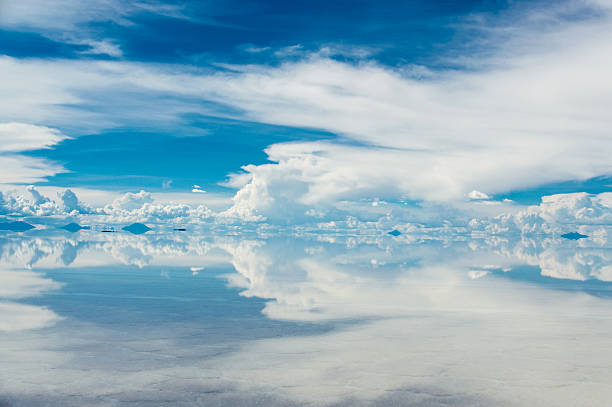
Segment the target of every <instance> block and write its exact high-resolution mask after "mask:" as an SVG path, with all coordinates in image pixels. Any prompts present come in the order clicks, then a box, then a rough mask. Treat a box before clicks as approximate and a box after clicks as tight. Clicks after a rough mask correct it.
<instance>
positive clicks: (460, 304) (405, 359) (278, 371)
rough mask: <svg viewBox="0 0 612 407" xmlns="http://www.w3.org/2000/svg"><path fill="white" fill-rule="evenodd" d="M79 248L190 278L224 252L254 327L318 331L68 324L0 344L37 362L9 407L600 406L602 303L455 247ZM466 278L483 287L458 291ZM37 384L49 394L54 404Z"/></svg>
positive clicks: (605, 325)
mask: <svg viewBox="0 0 612 407" xmlns="http://www.w3.org/2000/svg"><path fill="white" fill-rule="evenodd" d="M83 236H85V235H83ZM89 236H90V237H92V235H89ZM93 237H95V238H98V237H99V238H100V241H97V242H89V243H87V244H86V243H85V242H81V245H82V246H83V247H86V248H87V249H86V250H88V252H87V256H86V257H95V253H96V251H98V252H103V253H104V254H109V253H114V250H116V249H113V245H114V246H116V247H117V248H120V247H132V248H137V250H138V251H140V252H141V253H143V254H149V255H150V256H151V262H155V263H156V264H163V263H161V262H162V261H166V260H167V261H168V263H165V264H175V263H177V262H180V261H181V260H180V256H186V257H187V258H189V259H191V258H196V259H199V260H198V261H197V262H193V263H191V265H194V266H193V270H196V271H197V270H198V269H199V268H200V267H203V266H205V265H206V266H207V262H208V257H209V256H210V255H211V254H212V253H214V252H215V250H219V249H222V250H224V251H225V252H226V253H229V254H230V255H231V257H229V258H228V257H227V256H225V257H224V258H225V259H226V260H227V261H230V262H231V263H232V264H233V265H234V266H235V270H236V271H235V272H234V273H232V274H230V275H227V276H226V278H227V279H228V280H229V281H230V283H231V284H232V285H233V286H236V287H239V288H240V289H241V292H242V295H244V296H253V297H260V298H265V301H266V306H265V309H264V313H265V315H266V316H268V317H269V318H272V319H278V320H280V319H282V320H285V321H290V322H296V321H297V322H299V324H300V325H304V324H303V321H310V322H315V323H319V322H324V324H325V325H324V326H325V327H326V328H325V331H324V333H320V332H321V331H310V334H309V335H308V336H305V337H300V336H295V335H292V333H293V331H291V329H292V326H293V325H288V330H287V331H282V332H283V334H284V335H286V336H280V337H278V336H276V335H277V332H279V331H276V330H274V331H273V332H271V333H270V336H272V337H268V338H267V339H266V338H263V339H262V338H261V337H258V338H259V339H257V340H252V338H253V335H252V334H253V331H251V329H250V328H249V329H246V328H244V329H243V330H242V331H239V332H240V334H239V337H240V338H239V341H240V342H239V343H237V342H232V341H236V340H237V339H236V337H235V336H232V335H236V331H232V332H231V333H227V331H225V329H227V326H225V325H223V324H221V325H218V326H215V330H216V331H215V333H216V334H218V335H219V339H218V340H219V341H220V343H216V342H215V343H208V342H206V340H207V338H209V336H210V335H208V332H207V331H202V324H201V321H200V320H198V321H197V323H196V324H195V325H196V326H195V327H194V326H191V325H190V321H181V322H180V323H178V322H174V321H173V322H172V323H163V322H162V323H155V324H152V325H151V326H150V327H148V328H147V329H148V331H147V335H143V332H142V330H141V329H136V328H134V326H132V325H130V324H121V325H117V326H111V327H109V326H104V327H101V326H100V327H97V326H94V325H92V324H90V323H87V322H86V321H83V320H82V319H81V320H80V321H73V320H68V321H66V324H62V325H61V326H59V325H58V326H56V327H55V328H53V329H52V330H50V332H47V331H45V335H44V336H41V335H34V334H32V333H28V332H25V333H21V335H22V336H21V337H20V338H21V339H22V340H19V341H17V340H8V339H7V338H5V337H3V338H0V360H3V361H4V360H15V359H14V357H13V359H10V357H11V356H10V355H12V354H24V355H35V357H36V360H37V364H35V365H34V364H30V363H27V361H23V360H20V359H17V360H15V362H12V363H9V364H7V365H6V369H3V370H0V381H2V382H3V383H4V382H6V383H7V384H6V385H5V386H4V387H3V391H4V392H6V394H9V395H12V396H14V397H15V399H16V400H18V401H19V400H25V398H24V397H31V396H32V395H36V397H39V398H40V399H41V400H45V402H47V400H53V401H51V402H48V403H49V404H53V405H65V404H66V402H67V400H75V397H77V398H78V400H79V402H80V404H81V405H95V404H96V403H104V402H105V401H106V400H110V399H112V401H113V403H120V404H121V403H124V402H127V401H139V402H144V401H147V402H150V403H151V404H154V405H157V404H161V402H160V400H173V402H175V403H180V402H184V403H185V404H196V403H198V402H199V403H201V404H202V403H204V404H215V403H216V402H218V404H221V405H224V404H226V405H235V404H237V403H238V401H240V400H243V398H244V397H246V399H245V400H248V402H246V404H252V402H253V400H263V401H262V403H263V404H266V405H270V406H276V405H295V404H296V403H300V402H306V403H308V402H312V403H315V404H316V405H335V404H334V403H345V404H350V405H372V406H374V405H381V404H384V403H389V404H393V403H395V404H399V405H406V404H409V405H414V406H431V405H445V404H446V405H453V406H465V407H467V406H470V407H473V406H474V405H487V406H488V405H496V406H498V405H499V406H513V407H522V406H525V407H527V406H529V407H531V406H533V405H538V404H539V405H555V406H562V407H563V406H573V405H579V404H581V403H580V402H581V400H583V398H582V397H583V396H584V395H585V394H588V397H589V403H590V405H593V406H601V407H604V406H606V407H607V404H606V403H607V402H608V400H609V395H610V393H609V388H608V387H607V383H608V382H610V380H612V369H610V366H612V354H609V353H606V352H602V349H606V346H607V345H606V341H607V338H609V336H610V334H612V321H611V320H610V315H609V305H610V301H609V300H608V299H607V298H596V297H594V296H589V295H588V294H586V293H580V292H563V291H559V292H556V291H554V290H549V289H546V288H542V287H538V286H536V285H528V284H523V283H520V282H513V281H511V280H506V279H500V278H498V277H497V276H496V274H495V272H494V270H498V269H502V268H505V267H506V265H507V264H509V263H512V262H516V261H517V259H516V258H512V259H504V256H503V255H500V254H499V253H490V252H486V251H484V250H483V251H479V252H477V253H476V255H474V252H472V251H471V249H470V248H469V247H468V246H467V244H465V243H459V244H450V243H449V244H447V243H445V246H442V245H440V244H439V243H437V242H433V243H427V244H423V243H419V244H412V245H408V244H406V243H404V242H400V241H396V240H393V239H390V238H387V239H375V240H372V241H369V242H367V241H357V240H356V239H352V240H351V242H352V243H351V244H350V245H349V244H346V242H345V241H344V239H345V237H342V236H336V242H335V243H330V244H327V243H323V242H322V241H317V240H316V239H314V238H313V239H311V240H305V241H300V240H295V239H284V238H272V237H271V238H269V239H267V240H245V239H243V238H241V237H238V238H231V237H222V238H219V237H217V238H211V240H208V238H204V239H203V238H198V237H195V236H186V235H177V236H174V237H173V239H176V241H174V242H173V241H172V239H164V238H162V237H160V236H156V235H151V236H132V235H120V234H116V235H114V236H106V235H102V236H100V235H93ZM315 245H316V246H315ZM58 247H61V245H58ZM203 247H204V248H205V249H202V248H203ZM313 247H316V250H312V248H313ZM306 249H308V250H306ZM190 256H194V257H190ZM51 257H52V256H51ZM219 257H221V256H219ZM106 259H107V260H108V258H106ZM373 259H374V260H376V264H377V265H378V266H377V267H373V266H372V261H371V260H373ZM72 264H73V265H75V264H76V265H78V264H79V259H78V258H77V259H76V260H75V262H73V263H72ZM102 264H108V261H107V262H104V263H102ZM470 270H472V271H474V270H478V271H489V270H491V273H490V274H489V275H488V276H487V278H482V279H474V280H472V279H470V276H469V275H468V272H469V271H470ZM211 272H212V270H211ZM32 274H35V273H32ZM167 284H169V285H168V288H169V289H170V288H171V285H170V284H171V281H168V283H167ZM142 312H151V310H148V309H146V308H143V309H142ZM338 320H342V321H340V322H338ZM155 321H158V320H157V319H155ZM232 329H233V328H232ZM262 329H269V328H262ZM298 331H299V330H298ZM118 332H121V334H118ZM313 332H314V333H313ZM317 332H319V333H317ZM226 334H227V335H230V336H228V337H225V336H224V335H226ZM228 340H229V341H230V342H231V343H229V344H228V343H227V341H228ZM186 341H187V343H188V345H185V343H186ZM221 342H223V344H221ZM568 349H570V350H571V352H568ZM33 357H34V356H33ZM125 361H129V363H125ZM0 363H2V362H0ZM2 364H3V365H4V363H2ZM41 366H42V367H41ZM117 366H121V368H120V369H119V368H117ZM3 367H4V366H3ZM25 377H27V378H28V380H19V379H20V378H25ZM5 378H17V379H18V380H15V379H12V380H5ZM43 384H46V385H47V386H49V385H53V386H54V387H53V389H54V390H53V394H50V392H49V391H48V390H47V389H48V387H45V386H43ZM543 389H544V390H545V391H543ZM75 395H77V396H75ZM517 395H520V397H517Z"/></svg>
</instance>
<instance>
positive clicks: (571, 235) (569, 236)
mask: <svg viewBox="0 0 612 407" xmlns="http://www.w3.org/2000/svg"><path fill="white" fill-rule="evenodd" d="M561 237H564V238H566V239H570V240H578V239H584V238H585V237H589V236H588V235H583V234H582V233H578V232H570V233H564V234H562V235H561Z"/></svg>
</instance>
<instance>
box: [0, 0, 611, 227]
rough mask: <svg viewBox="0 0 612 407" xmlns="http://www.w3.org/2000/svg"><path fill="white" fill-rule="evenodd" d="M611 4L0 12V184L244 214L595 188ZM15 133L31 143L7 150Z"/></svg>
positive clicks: (236, 4) (603, 179)
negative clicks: (200, 198)
mask: <svg viewBox="0 0 612 407" xmlns="http://www.w3.org/2000/svg"><path fill="white" fill-rule="evenodd" d="M610 10H611V5H610V4H609V2H607V1H605V0H593V1H583V2H576V1H564V2H558V3H555V4H554V5H552V6H551V4H550V3H547V2H538V1H435V2H432V1H410V2H405V1H404V2H380V1H350V2H345V1H338V2H323V1H313V2H304V3H302V2H284V1H283V2H281V1H278V2H277V1H265V2H264V1H261V2H257V1H230V2H227V1H224V2H217V1H208V2H201V1H184V2H168V3H165V2H163V1H152V0H149V1H139V2H120V1H92V2H86V3H85V2H79V1H74V0H54V1H52V2H37V1H33V0H32V1H30V0H28V1H16V0H15V1H13V0H9V1H4V2H3V3H2V6H1V8H0V53H1V54H2V56H1V57H0V70H2V72H3V73H4V74H3V75H2V76H3V79H0V89H2V91H3V93H4V94H5V95H6V96H5V98H4V102H3V103H2V104H0V123H5V125H4V126H5V127H3V129H2V131H0V136H2V137H3V138H4V139H3V140H2V145H1V146H0V147H1V148H2V151H1V152H0V158H1V159H2V160H3V161H4V162H6V164H5V165H4V166H5V168H7V172H8V173H10V174H9V175H10V176H5V177H4V179H2V180H0V181H2V182H3V183H4V184H5V185H20V184H21V185H27V184H35V185H39V186H55V187H60V188H81V189H96V190H107V191H115V192H137V191H139V190H141V189H145V190H148V191H154V192H155V191H157V192H160V193H183V192H185V193H188V192H190V191H191V189H192V188H193V186H194V185H198V186H200V188H199V189H204V190H206V191H208V192H211V193H215V194H222V195H225V196H228V197H230V196H232V195H234V193H236V191H238V195H236V197H235V199H234V201H235V205H234V208H233V209H232V210H233V212H232V213H233V214H240V216H243V215H244V216H246V217H248V214H254V213H274V212H275V211H276V210H277V209H278V208H279V207H286V206H288V205H289V206H292V207H294V206H295V207H296V208H298V209H296V210H297V211H298V212H303V211H308V210H310V209H312V208H315V209H316V210H318V209H319V207H329V206H330V205H331V206H333V205H335V203H337V202H341V201H346V200H362V199H374V198H376V199H378V198H380V199H386V200H391V201H397V200H402V199H403V200H410V201H415V202H419V201H423V202H436V203H456V202H458V201H469V200H470V199H474V197H478V198H480V199H493V200H502V199H504V198H509V199H512V200H513V201H515V202H518V203H537V202H538V201H539V199H540V197H541V196H543V195H548V194H552V193H568V192H579V191H586V192H591V193H602V192H606V191H609V189H610V184H611V183H612V181H611V180H610V175H611V174H612V163H611V162H610V160H609V154H610V152H611V143H610V136H609V131H608V128H609V127H608V125H609V124H610V121H609V119H608V117H607V116H608V115H607V112H606V109H605V108H604V106H605V105H606V102H607V101H609V97H610V94H609V90H610V86H609V85H608V84H606V83H605V82H606V79H607V73H606V72H607V70H606V67H608V66H609V63H610V61H609V58H608V57H606V55H607V51H609V48H610V46H609V45H608V42H609V41H607V35H606V34H607V33H608V32H609V28H610V25H611V24H610V23H611V21H612V19H611V18H610ZM608 82H609V81H608ZM28 126H30V127H28ZM21 138H23V139H24V140H26V139H27V140H30V141H31V142H30V143H24V145H23V146H21V147H20V146H15V145H10V146H9V147H5V146H4V144H7V145H8V144H10V140H15V139H21ZM7 140H8V141H7ZM17 144H19V143H17ZM474 191H476V192H474ZM483 197H488V198H483Z"/></svg>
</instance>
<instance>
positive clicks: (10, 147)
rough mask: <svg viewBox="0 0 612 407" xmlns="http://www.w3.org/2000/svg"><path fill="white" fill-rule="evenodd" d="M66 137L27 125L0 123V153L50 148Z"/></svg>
mask: <svg viewBox="0 0 612 407" xmlns="http://www.w3.org/2000/svg"><path fill="white" fill-rule="evenodd" d="M66 138H67V137H66V136H65V135H63V134H62V133H61V132H60V131H59V130H57V129H52V128H49V127H44V126H35V125H32V124H27V123H15V122H12V123H0V153H6V152H10V153H15V152H22V151H28V150H40V149H44V148H50V147H52V146H54V145H56V144H58V143H59V142H60V141H62V140H65V139H66Z"/></svg>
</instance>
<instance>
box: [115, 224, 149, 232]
mask: <svg viewBox="0 0 612 407" xmlns="http://www.w3.org/2000/svg"><path fill="white" fill-rule="evenodd" d="M122 229H123V230H126V231H128V232H130V233H133V234H135V235H141V234H143V233H146V232H148V231H149V230H151V228H150V227H148V226H147V225H144V224H142V223H132V224H131V225H129V226H125V227H124V228H122Z"/></svg>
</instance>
